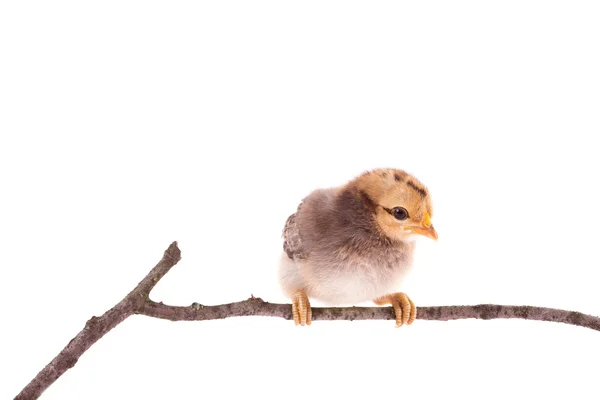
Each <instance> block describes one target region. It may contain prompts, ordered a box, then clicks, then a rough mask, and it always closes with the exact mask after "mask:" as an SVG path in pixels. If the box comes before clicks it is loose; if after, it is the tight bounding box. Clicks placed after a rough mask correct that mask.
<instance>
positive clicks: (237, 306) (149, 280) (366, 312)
mask: <svg viewBox="0 0 600 400" xmlns="http://www.w3.org/2000/svg"><path fill="white" fill-rule="evenodd" d="M180 259H181V251H180V250H179V247H177V242H173V243H172V244H171V245H170V246H169V248H168V249H167V250H165V253H164V256H163V258H162V260H160V262H159V263H158V264H157V265H156V266H155V267H154V268H153V269H152V270H151V271H150V273H148V275H146V277H144V279H142V280H141V281H140V283H138V285H137V286H136V287H135V288H134V289H133V290H132V291H131V292H130V293H129V294H128V295H127V296H125V298H124V299H123V300H121V301H120V302H119V303H118V304H117V305H115V306H114V307H113V308H111V309H110V310H108V311H107V312H105V313H104V314H103V315H102V316H100V317H92V318H91V319H90V320H89V321H87V323H86V324H85V327H84V328H83V330H82V331H81V332H79V333H78V334H77V336H75V337H74V338H73V339H72V340H71V341H70V342H69V344H67V346H66V347H65V348H64V349H63V350H62V351H61V352H60V353H59V354H58V355H57V356H56V357H55V358H54V359H53V360H52V361H51V362H50V363H49V364H48V365H46V367H44V369H42V370H41V371H40V372H39V373H38V374H37V376H36V377H35V378H34V379H33V380H32V381H31V382H30V383H29V384H28V385H27V386H25V388H24V389H23V390H22V391H21V393H19V394H18V395H17V396H16V397H15V399H37V398H38V397H39V396H40V395H41V394H42V393H43V392H44V390H46V389H47V388H48V387H49V386H50V385H51V384H52V383H54V382H55V381H56V380H57V379H58V378H59V377H60V376H61V375H62V374H64V373H65V372H66V371H67V370H68V369H70V368H72V367H73V366H75V364H76V363H77V361H78V360H79V357H81V355H82V354H83V353H84V352H85V351H86V350H87V349H89V348H90V347H91V346H92V345H93V344H94V343H96V342H97V341H98V340H99V339H100V338H101V337H102V336H104V335H105V334H106V333H108V332H109V331H110V330H111V329H112V328H114V327H115V326H117V325H118V324H120V323H121V322H123V321H124V320H125V319H126V318H127V317H129V316H131V315H133V314H140V315H146V316H149V317H154V318H162V319H168V320H170V321H206V320H212V319H223V318H229V317H245V316H263V317H279V318H284V319H288V320H291V319H292V308H291V306H290V305H289V304H274V303H267V302H265V301H263V300H262V299H260V298H257V297H254V296H252V297H251V298H249V299H248V300H244V301H239V302H236V303H229V304H222V305H218V306H204V305H201V304H198V303H194V304H192V305H191V306H188V307H179V306H169V305H165V304H163V303H157V302H155V301H152V300H150V298H149V295H150V291H151V290H152V289H153V288H154V286H155V285H156V284H157V283H158V281H159V280H160V279H161V278H162V277H163V276H165V274H166V273H167V272H169V270H170V269H171V268H172V267H173V266H174V265H175V264H177V262H178V261H179V260H180ZM417 310H418V312H417V319H420V320H430V321H450V320H456V319H468V318H477V319H496V318H518V319H527V320H536V321H552V322H561V323H565V324H570V325H576V326H582V327H584V328H590V329H594V330H597V331H600V318H599V317H595V316H592V315H588V314H583V313H580V312H577V311H566V310H558V309H555V308H544V307H533V306H506V305H495V304H480V305H473V306H437V307H417ZM312 319H313V320H315V321H318V320H326V321H332V320H345V321H354V320H393V319H395V317H394V314H393V311H392V308H391V307H329V308H318V307H313V309H312Z"/></svg>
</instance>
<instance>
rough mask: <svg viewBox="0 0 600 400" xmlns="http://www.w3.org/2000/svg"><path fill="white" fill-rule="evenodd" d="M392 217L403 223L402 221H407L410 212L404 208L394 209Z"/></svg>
mask: <svg viewBox="0 0 600 400" xmlns="http://www.w3.org/2000/svg"><path fill="white" fill-rule="evenodd" d="M392 215H393V216H394V218H396V219H397V220H400V221H402V220H405V219H406V218H408V211H406V208H403V207H394V208H393V209H392Z"/></svg>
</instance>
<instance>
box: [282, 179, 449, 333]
mask: <svg viewBox="0 0 600 400" xmlns="http://www.w3.org/2000/svg"><path fill="white" fill-rule="evenodd" d="M431 216H432V207H431V199H430V196H429V191H428V190H427V189H426V188H425V187H424V186H423V184H422V183H421V182H419V181H418V180H417V179H416V178H414V177H413V176H411V175H409V174H408V173H406V172H405V171H402V170H398V169H376V170H372V171H368V172H365V173H363V174H362V175H360V176H358V177H357V178H355V179H353V180H351V181H350V182H348V183H347V184H346V185H344V186H341V187H336V188H329V189H317V190H315V191H313V192H312V193H311V194H309V195H308V196H307V197H306V198H304V199H303V200H302V202H301V203H300V205H299V206H298V209H297V210H296V212H295V213H294V214H292V215H290V216H289V218H288V219H287V221H286V224H285V228H284V230H283V240H284V241H283V250H284V252H283V253H282V257H281V262H280V265H279V281H280V284H281V287H282V289H283V292H284V293H285V294H286V295H288V296H289V297H290V298H291V299H292V313H293V316H294V322H295V323H296V325H298V324H300V325H310V323H311V315H312V314H311V308H310V301H309V298H313V299H317V300H320V301H323V302H325V303H329V304H338V305H339V304H342V303H350V304H351V303H358V302H363V301H368V300H373V301H374V302H375V303H376V304H378V305H384V304H391V305H392V306H393V309H394V312H395V315H396V326H397V327H399V326H402V325H405V324H406V325H410V324H411V323H412V322H413V321H414V320H415V318H416V316H417V310H416V307H415V305H414V303H413V302H412V300H411V299H410V298H409V297H408V296H407V295H406V294H404V293H397V292H396V290H397V288H398V286H399V285H400V283H401V282H402V279H403V278H404V276H405V275H406V274H407V272H408V271H409V270H410V268H411V266H412V262H413V251H414V247H415V237H416V235H424V236H426V237H428V238H431V239H434V240H436V239H437V233H436V231H435V229H434V228H433V225H431Z"/></svg>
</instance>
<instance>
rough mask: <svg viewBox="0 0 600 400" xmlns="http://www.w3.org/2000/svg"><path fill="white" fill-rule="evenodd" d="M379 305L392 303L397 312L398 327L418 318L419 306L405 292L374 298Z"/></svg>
mask: <svg viewBox="0 0 600 400" xmlns="http://www.w3.org/2000/svg"><path fill="white" fill-rule="evenodd" d="M373 302H374V303H375V304H377V305H380V306H382V305H384V304H391V305H392V307H393V308H394V313H396V327H397V328H399V327H401V326H402V325H410V324H412V323H413V322H414V320H415V318H417V307H416V306H415V303H413V301H412V300H411V299H410V297H408V296H407V295H406V294H405V293H393V294H388V295H386V296H383V297H379V298H378V299H375V300H373Z"/></svg>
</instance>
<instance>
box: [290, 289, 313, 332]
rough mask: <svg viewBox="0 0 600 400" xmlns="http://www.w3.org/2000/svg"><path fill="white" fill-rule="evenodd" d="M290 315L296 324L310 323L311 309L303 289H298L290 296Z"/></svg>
mask: <svg viewBox="0 0 600 400" xmlns="http://www.w3.org/2000/svg"><path fill="white" fill-rule="evenodd" d="M292 315H293V316H294V323H295V324H296V325H302V326H304V325H310V323H311V320H312V310H311V309H310V302H309V301H308V297H307V296H306V293H304V291H303V290H298V291H297V292H296V293H294V296H293V297H292Z"/></svg>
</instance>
